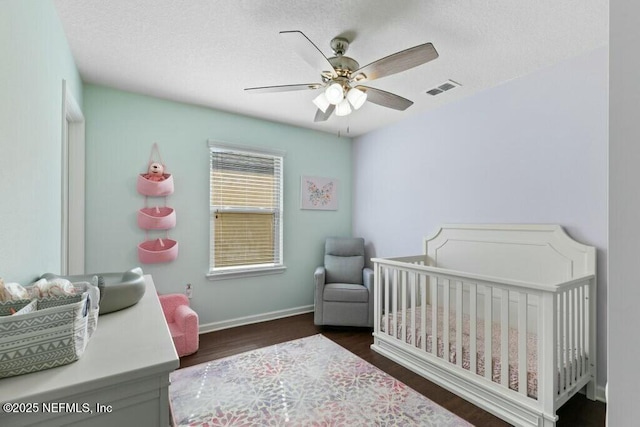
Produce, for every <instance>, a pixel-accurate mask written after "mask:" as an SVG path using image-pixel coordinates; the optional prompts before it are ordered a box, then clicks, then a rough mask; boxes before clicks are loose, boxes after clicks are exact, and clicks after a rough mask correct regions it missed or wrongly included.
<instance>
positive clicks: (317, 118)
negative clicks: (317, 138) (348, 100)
mask: <svg viewBox="0 0 640 427" xmlns="http://www.w3.org/2000/svg"><path fill="white" fill-rule="evenodd" d="M335 109H336V106H335V105H333V104H332V105H329V107H328V108H327V111H325V112H324V113H323V112H322V110H321V109H319V108H318V110H317V111H316V116H315V117H314V119H313V121H314V122H324V121H326V120H328V119H329V117H330V116H331V114H332V113H333V110H335Z"/></svg>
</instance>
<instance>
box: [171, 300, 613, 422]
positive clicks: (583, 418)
mask: <svg viewBox="0 0 640 427" xmlns="http://www.w3.org/2000/svg"><path fill="white" fill-rule="evenodd" d="M318 333H321V334H323V335H324V336H325V337H327V338H329V339H331V340H333V341H335V342H336V343H338V344H340V345H341V346H343V347H344V348H346V349H347V350H349V351H351V352H352V353H354V354H356V355H358V356H359V357H361V358H363V359H364V360H366V361H368V362H369V363H371V364H373V365H375V366H377V367H378V368H379V369H381V370H383V371H385V372H387V373H388V374H390V375H392V376H393V377H395V378H397V379H398V380H400V381H402V382H403V383H405V384H406V385H408V386H409V387H411V388H413V389H414V390H416V391H418V392H419V393H422V394H423V395H424V396H426V397H427V398H429V399H431V400H432V401H434V402H436V403H438V404H439V405H441V406H443V407H445V408H447V409H448V410H450V411H451V412H453V413H455V414H457V415H458V416H460V417H462V418H464V419H465V420H467V421H469V422H470V423H472V424H474V425H476V426H508V425H509V424H507V423H505V422H504V421H502V420H500V419H499V418H496V417H494V416H493V415H491V414H489V413H488V412H486V411H484V410H482V409H480V408H478V407H477V406H475V405H472V404H471V403H469V402H467V401H466V400H464V399H461V398H459V397H457V396H456V395H454V394H452V393H450V392H448V391H447V390H445V389H443V388H441V387H439V386H437V385H435V384H433V383H432V382H430V381H428V380H426V379H424V378H422V377H421V376H419V375H416V374H414V373H413V372H411V371H409V370H408V369H405V368H404V367H402V366H400V365H398V364H397V363H395V362H392V361H391V360H389V359H387V358H386V357H384V356H381V355H379V354H378V353H376V352H374V351H373V350H371V348H370V345H371V344H372V343H373V338H372V336H371V330H369V329H366V328H329V327H323V328H320V327H317V326H315V325H314V324H313V313H309V314H302V315H299V316H292V317H286V318H284V319H278V320H273V321H269V322H263V323H257V324H252V325H247V326H240V327H237V328H231V329H225V330H221V331H216V332H211V333H208V334H202V335H200V349H199V350H198V352H197V353H195V354H193V355H191V356H186V357H183V358H181V359H180V367H181V368H184V367H187V366H192V365H197V364H199V363H204V362H208V361H210V360H214V359H219V358H222V357H226V356H231V355H234V354H239V353H242V352H245V351H249V350H254V349H256V348H260V347H266V346H269V345H273V344H278V343H281V342H285V341H289V340H293V339H297V338H303V337H307V336H310V335H314V334H318ZM558 416H559V418H560V419H559V421H558V423H557V426H558V427H569V426H571V427H573V426H576V427H578V426H579V427H601V426H604V417H605V405H604V404H603V403H601V402H592V401H590V400H588V399H587V398H586V397H584V395H582V394H577V395H576V396H574V397H573V398H572V399H571V400H570V401H569V402H567V403H566V404H565V405H564V406H563V407H562V408H561V409H560V410H559V411H558Z"/></svg>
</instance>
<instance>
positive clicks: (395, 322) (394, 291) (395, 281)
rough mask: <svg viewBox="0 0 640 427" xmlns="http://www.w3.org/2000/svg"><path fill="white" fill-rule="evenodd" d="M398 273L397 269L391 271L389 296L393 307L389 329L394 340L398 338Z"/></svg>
mask: <svg viewBox="0 0 640 427" xmlns="http://www.w3.org/2000/svg"><path fill="white" fill-rule="evenodd" d="M399 274H400V273H399V272H398V269H397V268H394V269H393V281H392V286H391V295H392V302H391V306H392V307H393V308H392V309H391V310H392V311H393V313H392V315H393V317H392V320H391V322H392V323H391V328H392V331H393V336H394V337H396V338H400V337H399V336H398V276H399Z"/></svg>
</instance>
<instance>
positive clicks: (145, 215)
mask: <svg viewBox="0 0 640 427" xmlns="http://www.w3.org/2000/svg"><path fill="white" fill-rule="evenodd" d="M175 226H176V211H175V210H174V209H173V208H170V207H167V206H155V207H152V208H142V209H140V210H139V211H138V227H140V228H142V229H143V230H167V229H169V228H173V227H175Z"/></svg>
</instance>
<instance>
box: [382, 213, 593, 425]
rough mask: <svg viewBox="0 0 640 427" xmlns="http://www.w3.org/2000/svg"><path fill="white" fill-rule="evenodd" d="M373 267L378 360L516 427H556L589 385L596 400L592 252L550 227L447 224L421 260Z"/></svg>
mask: <svg viewBox="0 0 640 427" xmlns="http://www.w3.org/2000/svg"><path fill="white" fill-rule="evenodd" d="M372 261H373V263H374V272H375V297H374V298H375V308H374V313H375V317H374V318H375V319H377V320H376V322H375V325H374V334H373V335H374V343H373V345H372V348H373V349H374V350H375V351H376V352H378V353H380V354H382V355H384V356H386V357H388V358H390V359H392V360H394V361H396V362H398V363H399V364H401V365H403V366H405V367H407V368H409V369H411V370H413V371H414V372H416V373H418V374H420V375H422V376H424V377H425V378H427V379H429V380H431V381H433V382H435V383H437V384H439V385H441V386H442V387H444V388H446V389H448V390H450V391H452V392H453V393H455V394H457V395H459V396H461V397H463V398H465V399H467V400H469V401H470V402H472V403H474V404H476V405H478V406H480V407H482V408H484V409H485V410H487V411H489V412H491V413H493V414H495V415H496V416H498V417H500V418H502V419H504V420H505V421H507V422H510V423H512V424H514V425H517V426H554V425H555V423H556V421H557V419H558V418H557V416H556V410H557V409H558V408H559V407H560V406H562V405H563V404H564V403H565V402H566V401H567V400H569V398H571V397H572V396H573V395H574V394H575V393H577V392H578V391H579V390H581V389H582V388H583V387H585V386H586V395H587V397H588V398H590V399H592V400H595V378H596V251H595V248H594V247H591V246H585V245H583V244H580V243H578V242H576V241H574V240H573V239H571V238H570V237H569V236H568V235H567V234H566V233H565V232H564V230H563V229H562V228H561V227H560V226H558V225H519V224H518V225H514V224H499V225H495V224H491V225H487V224H484V225H468V224H465V225H447V226H443V227H442V228H440V229H439V230H438V231H437V232H436V233H435V235H433V236H432V237H430V238H427V239H425V241H424V255H418V256H409V257H401V258H373V259H372ZM434 337H435V338H434ZM486 337H490V339H485V338H486ZM485 355H491V357H485ZM505 361H507V362H506V363H505Z"/></svg>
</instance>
